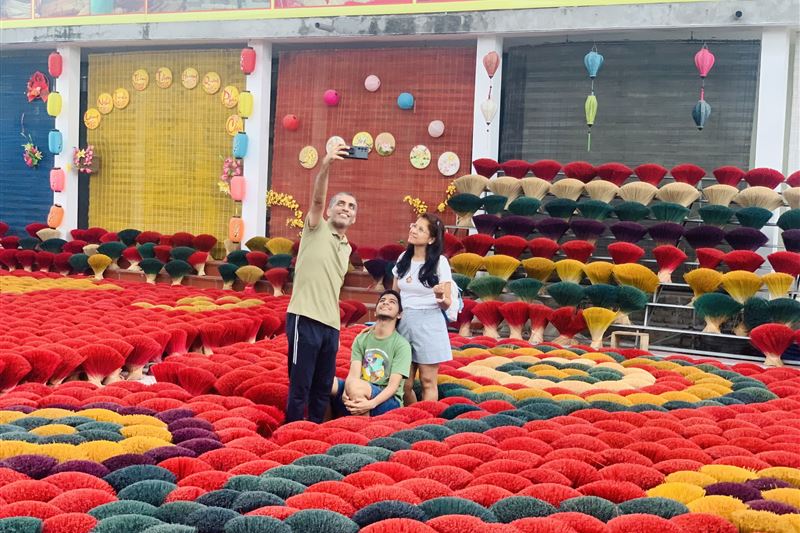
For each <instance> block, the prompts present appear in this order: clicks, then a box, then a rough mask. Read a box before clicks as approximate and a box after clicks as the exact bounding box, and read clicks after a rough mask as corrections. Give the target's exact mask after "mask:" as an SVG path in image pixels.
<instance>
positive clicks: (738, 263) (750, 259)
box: [722, 250, 764, 272]
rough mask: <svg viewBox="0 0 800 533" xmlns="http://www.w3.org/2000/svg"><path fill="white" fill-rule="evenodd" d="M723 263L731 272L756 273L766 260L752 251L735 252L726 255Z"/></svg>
mask: <svg viewBox="0 0 800 533" xmlns="http://www.w3.org/2000/svg"><path fill="white" fill-rule="evenodd" d="M722 261H723V262H724V263H725V264H726V265H728V268H729V269H730V270H744V271H746V272H755V271H756V270H758V268H759V267H760V266H761V265H762V264H763V263H764V258H763V257H762V256H761V255H759V254H757V253H755V252H752V251H750V250H734V251H732V252H728V253H727V254H725V255H724V256H723V257H722Z"/></svg>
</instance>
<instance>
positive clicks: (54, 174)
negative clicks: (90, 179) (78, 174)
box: [50, 167, 66, 192]
mask: <svg viewBox="0 0 800 533" xmlns="http://www.w3.org/2000/svg"><path fill="white" fill-rule="evenodd" d="M65 181H66V176H65V175H64V169H62V168H59V167H56V168H53V169H50V188H51V189H52V190H53V192H61V191H63V190H64V182H65Z"/></svg>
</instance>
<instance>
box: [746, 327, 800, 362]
mask: <svg viewBox="0 0 800 533" xmlns="http://www.w3.org/2000/svg"><path fill="white" fill-rule="evenodd" d="M794 335H795V332H794V331H793V330H792V328H790V327H788V326H785V325H783V324H764V325H763V326H758V327H757V328H755V329H753V331H751V332H750V343H751V344H752V345H753V346H755V347H756V348H757V349H758V350H759V351H760V352H761V353H763V354H764V366H772V367H780V366H783V365H784V363H783V360H782V359H781V358H782V356H783V354H784V353H785V352H786V351H787V350H788V349H789V346H791V344H792V342H793V340H794Z"/></svg>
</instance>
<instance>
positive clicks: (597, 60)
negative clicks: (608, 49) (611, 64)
mask: <svg viewBox="0 0 800 533" xmlns="http://www.w3.org/2000/svg"><path fill="white" fill-rule="evenodd" d="M604 61H605V59H604V58H603V56H602V55H601V54H599V53H597V49H596V48H592V50H591V51H590V52H589V53H588V54H586V55H585V56H583V66H584V67H586V72H587V73H588V74H589V78H591V79H595V78H596V77H597V73H598V72H600V67H602V66H603V62H604Z"/></svg>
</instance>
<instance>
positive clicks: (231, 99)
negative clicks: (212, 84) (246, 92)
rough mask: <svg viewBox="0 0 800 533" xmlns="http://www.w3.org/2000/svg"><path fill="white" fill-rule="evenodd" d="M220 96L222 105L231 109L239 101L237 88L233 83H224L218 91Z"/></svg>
mask: <svg viewBox="0 0 800 533" xmlns="http://www.w3.org/2000/svg"><path fill="white" fill-rule="evenodd" d="M220 98H222V105H224V106H225V107H227V108H228V109H232V108H234V107H236V105H237V104H238V103H239V89H237V88H236V87H234V86H233V85H226V86H225V88H224V89H222V92H221V93H220Z"/></svg>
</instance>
